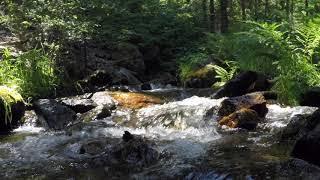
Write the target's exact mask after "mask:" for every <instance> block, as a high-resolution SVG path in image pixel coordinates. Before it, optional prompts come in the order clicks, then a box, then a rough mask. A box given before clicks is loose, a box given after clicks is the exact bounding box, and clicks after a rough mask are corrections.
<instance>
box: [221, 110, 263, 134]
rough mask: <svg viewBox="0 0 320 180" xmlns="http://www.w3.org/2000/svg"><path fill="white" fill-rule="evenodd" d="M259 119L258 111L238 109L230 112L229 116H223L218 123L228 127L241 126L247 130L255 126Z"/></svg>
mask: <svg viewBox="0 0 320 180" xmlns="http://www.w3.org/2000/svg"><path fill="white" fill-rule="evenodd" d="M260 121H261V117H259V115H258V113H257V112H256V111H254V110H252V109H245V108H243V109H240V110H237V111H236V112H234V113H232V114H230V115H229V116H225V117H223V118H222V119H221V120H220V121H219V124H220V125H221V126H223V125H225V126H228V127H229V128H243V129H247V130H253V129H255V128H256V127H257V125H258V123H259V122H260Z"/></svg>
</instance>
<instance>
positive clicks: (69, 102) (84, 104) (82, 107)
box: [59, 97, 97, 113]
mask: <svg viewBox="0 0 320 180" xmlns="http://www.w3.org/2000/svg"><path fill="white" fill-rule="evenodd" d="M59 101H60V102H61V103H62V104H63V105H65V106H67V107H69V108H71V109H72V110H73V111H74V112H76V113H85V112H88V111H90V110H91V109H94V108H95V107H97V104H96V103H95V102H94V101H93V100H92V99H81V98H79V97H69V98H63V99H61V100H59Z"/></svg>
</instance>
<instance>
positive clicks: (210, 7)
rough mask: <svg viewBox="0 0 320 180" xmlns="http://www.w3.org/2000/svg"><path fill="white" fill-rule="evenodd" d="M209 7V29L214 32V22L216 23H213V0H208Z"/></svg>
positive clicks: (214, 16)
mask: <svg viewBox="0 0 320 180" xmlns="http://www.w3.org/2000/svg"><path fill="white" fill-rule="evenodd" d="M209 9H210V31H211V32H214V31H215V24H216V23H215V19H216V14H215V6H214V0H210V2H209Z"/></svg>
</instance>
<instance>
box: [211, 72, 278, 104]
mask: <svg viewBox="0 0 320 180" xmlns="http://www.w3.org/2000/svg"><path fill="white" fill-rule="evenodd" d="M271 86H272V83H271V81H270V80H268V78H267V77H266V76H264V75H262V74H259V73H257V72H253V71H245V72H242V73H240V74H238V75H237V76H235V77H234V78H233V79H232V80H230V81H229V82H227V83H226V84H225V85H224V86H223V87H222V88H221V89H219V90H218V91H217V92H216V93H215V94H214V95H213V96H212V97H213V98H215V99H217V98H222V97H235V96H241V95H244V94H247V93H250V92H256V91H267V90H269V89H270V88H271Z"/></svg>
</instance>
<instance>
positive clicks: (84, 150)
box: [79, 140, 108, 155]
mask: <svg viewBox="0 0 320 180" xmlns="http://www.w3.org/2000/svg"><path fill="white" fill-rule="evenodd" d="M107 145H108V144H107V143H106V142H105V140H89V141H88V142H85V143H84V144H82V145H81V147H80V150H79V153H80V154H90V155H98V154H101V153H103V152H105V151H106V146H107Z"/></svg>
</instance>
